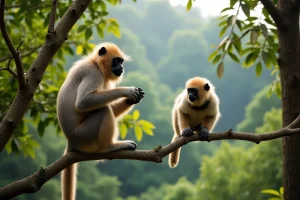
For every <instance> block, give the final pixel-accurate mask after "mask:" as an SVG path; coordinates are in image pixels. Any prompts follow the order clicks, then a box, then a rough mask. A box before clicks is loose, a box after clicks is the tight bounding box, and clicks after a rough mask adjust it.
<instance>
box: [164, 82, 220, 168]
mask: <svg viewBox="0 0 300 200" xmlns="http://www.w3.org/2000/svg"><path fill="white" fill-rule="evenodd" d="M220 116H221V114H220V111H219V98H218V96H217V95H216V93H215V88H214V86H213V85H212V84H211V83H210V81H209V80H207V79H206V78H202V77H194V78H191V79H189V80H188V81H187V82H186V84H185V89H184V90H183V91H182V92H181V93H180V94H179V95H178V96H177V98H176V100H175V104H174V106H173V110H172V125H173V130H174V137H173V139H172V142H174V141H175V140H176V139H177V138H178V137H179V136H180V135H181V134H182V136H183V137H189V136H191V135H193V134H194V132H197V133H198V134H199V135H200V141H207V140H208V133H209V132H211V131H212V130H213V128H214V126H215V125H216V123H217V121H218V120H219V118H220ZM179 157H180V148H178V149H176V150H175V151H174V152H172V153H171V154H170V155H169V166H170V167H171V168H175V167H176V166H177V164H178V162H179Z"/></svg>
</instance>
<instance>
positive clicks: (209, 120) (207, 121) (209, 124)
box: [203, 115, 218, 132]
mask: <svg viewBox="0 0 300 200" xmlns="http://www.w3.org/2000/svg"><path fill="white" fill-rule="evenodd" d="M217 121H218V116H217V115H214V116H206V117H205V118H204V122H203V126H204V127H205V128H207V129H208V131H209V132H211V131H212V129H213V128H214V127H215V125H216V123H217Z"/></svg>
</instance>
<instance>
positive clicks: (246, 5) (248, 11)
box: [241, 3, 250, 17]
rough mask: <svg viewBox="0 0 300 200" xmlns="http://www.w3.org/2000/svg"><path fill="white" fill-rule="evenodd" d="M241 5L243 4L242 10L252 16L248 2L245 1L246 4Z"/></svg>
mask: <svg viewBox="0 0 300 200" xmlns="http://www.w3.org/2000/svg"><path fill="white" fill-rule="evenodd" d="M241 6H242V10H243V12H244V13H245V15H246V16H247V17H249V16H250V8H249V6H248V4H246V3H244V4H241Z"/></svg>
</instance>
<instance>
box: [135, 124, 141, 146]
mask: <svg viewBox="0 0 300 200" xmlns="http://www.w3.org/2000/svg"><path fill="white" fill-rule="evenodd" d="M134 133H135V137H136V139H137V141H139V142H140V141H141V140H142V138H143V130H142V128H141V127H140V125H138V124H136V125H135V126H134Z"/></svg>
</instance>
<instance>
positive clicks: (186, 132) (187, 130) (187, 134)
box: [182, 128, 194, 137]
mask: <svg viewBox="0 0 300 200" xmlns="http://www.w3.org/2000/svg"><path fill="white" fill-rule="evenodd" d="M192 135H194V130H193V129H192V128H185V129H183V131H182V136H183V137H190V136H192Z"/></svg>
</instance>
